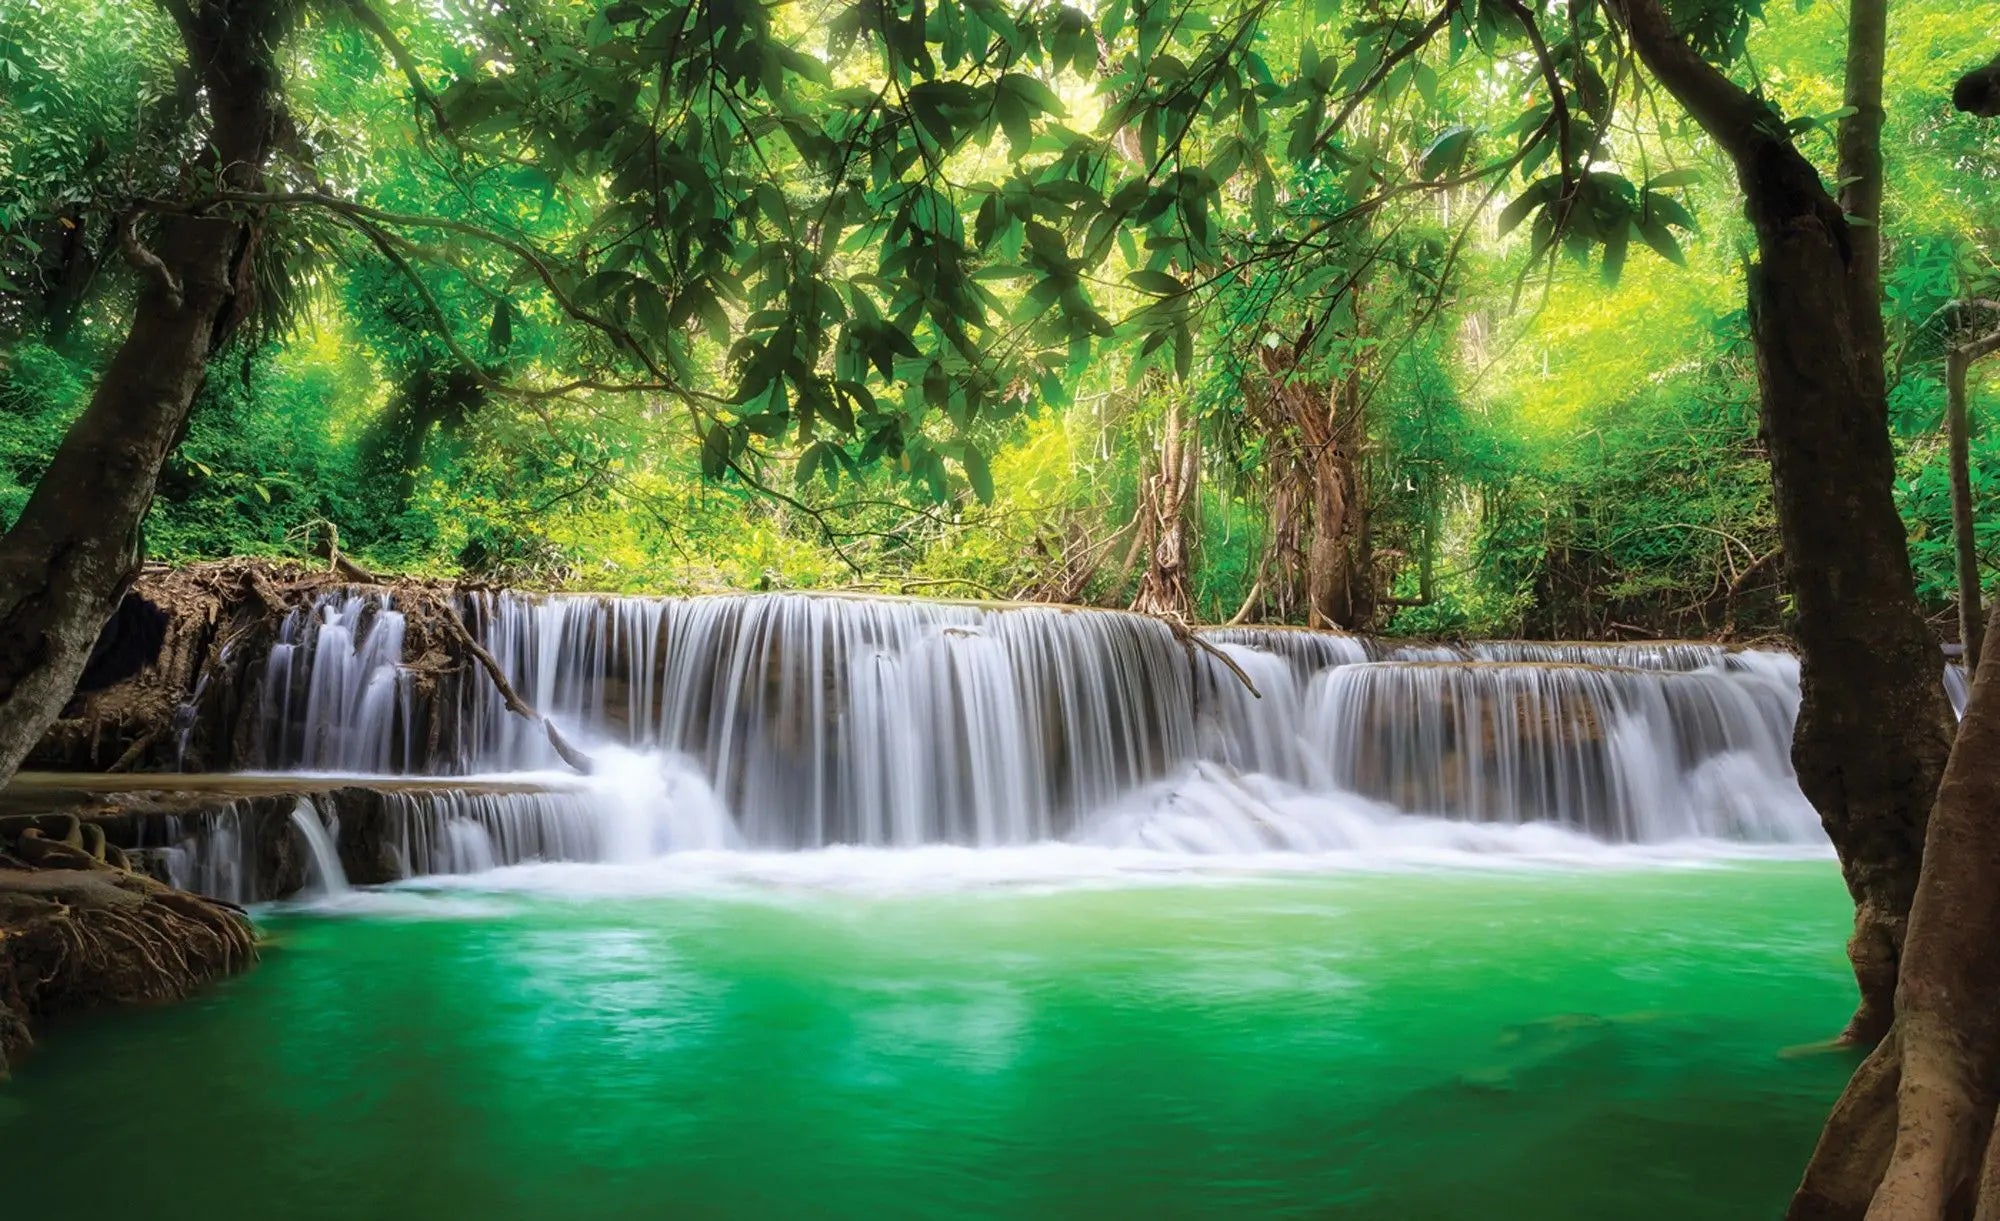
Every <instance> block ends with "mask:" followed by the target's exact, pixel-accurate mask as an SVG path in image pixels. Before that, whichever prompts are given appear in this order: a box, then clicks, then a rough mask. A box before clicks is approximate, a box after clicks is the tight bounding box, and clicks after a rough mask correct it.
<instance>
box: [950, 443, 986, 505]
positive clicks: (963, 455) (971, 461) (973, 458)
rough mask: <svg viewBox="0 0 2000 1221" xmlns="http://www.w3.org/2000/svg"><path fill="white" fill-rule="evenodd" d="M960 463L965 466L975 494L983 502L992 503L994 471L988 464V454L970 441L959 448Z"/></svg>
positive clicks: (967, 477)
mask: <svg viewBox="0 0 2000 1221" xmlns="http://www.w3.org/2000/svg"><path fill="white" fill-rule="evenodd" d="M958 463H959V465H960V466H962V467H964V468H965V481H966V482H967V483H969V484H971V485H972V492H973V495H975V496H977V497H979V501H980V503H981V504H992V503H993V472H992V471H991V470H990V469H988V467H987V465H986V455H984V454H982V453H980V452H979V450H978V449H977V448H975V447H974V446H973V445H971V444H970V443H968V444H966V445H965V446H964V447H963V448H962V449H960V450H959V452H958Z"/></svg>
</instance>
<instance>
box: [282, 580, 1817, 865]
mask: <svg viewBox="0 0 2000 1221" xmlns="http://www.w3.org/2000/svg"><path fill="white" fill-rule="evenodd" d="M469 606H470V610H471V612H472V618H473V620H474V622H475V625H476V627H477V631H478V634H479V635H480V636H481V638H482V640H483V641H484V643H485V644H486V645H487V646H488V647H489V648H490V649H491V650H492V651H493V653H494V654H495V656H496V657H498V658H499V660H500V662H501V665H502V666H503V667H504V668H505V669H506V670H507V672H508V673H509V674H510V676H512V678H513V681H514V684H515V686H516V687H517V688H518V689H519V690H520V691H521V693H522V694H523V695H524V696H525V697H526V699H527V700H528V702H529V703H531V704H533V705H534V706H535V707H537V708H538V709H540V710H542V711H544V712H547V713H549V714H551V715H552V716H553V717H554V718H555V719H556V720H557V721H558V722H559V723H561V724H562V725H563V726H564V727H565V730H566V732H567V733H568V734H569V735H570V736H571V737H572V738H573V739H575V740H577V741H579V742H580V743H581V744H583V745H584V746H585V748H586V749H587V750H589V751H590V752H591V753H593V754H594V755H596V756H598V757H599V758H600V759H601V760H602V761H603V763H604V767H603V768H602V769H601V774H600V775H599V776H598V777H596V778H594V779H593V781H592V782H591V783H589V784H588V785H586V786H584V787H583V789H582V790H581V792H582V795H581V796H574V795H571V796H563V797H549V798H536V797H521V796H518V795H517V796H514V797H510V798H509V799H508V800H507V801H505V802H501V801H496V800H493V799H488V800H486V801H485V802H484V803H483V804H482V803H477V802H474V803H470V804H469V805H468V806H467V808H465V809H463V810H456V811H455V810H451V809H447V808H445V807H446V806H447V805H449V804H450V803H449V801H448V800H447V799H445V798H441V797H439V796H437V795H435V794H432V795H427V796H426V797H425V798H423V800H422V802H418V801H417V800H416V799H414V798H411V799H409V800H408V801H407V802H406V803H405V804H406V805H408V806H409V809H408V810H406V811H405V815H406V819H405V821H406V822H408V823H409V825H410V827H411V830H410V831H409V833H408V835H407V836H406V837H405V838H406V841H407V842H406V843H405V845H404V850H405V852H406V860H407V862H408V866H409V868H410V870H411V871H413V872H465V871H468V870H474V869H477V868H478V867H480V866H482V865H484V864H485V863H487V862H488V861H491V862H493V863H497V864H505V863H509V862H511V861H519V860H524V859H534V858H539V859H548V858H558V859H579V858H581V859H616V860H631V859H635V858H638V857H643V856H644V855H646V854H649V853H659V852H666V851H676V852H684V851H689V850H694V849H704V848H716V847H727V848H738V849H742V848H748V849H795V848H812V847H822V846H828V845H834V844H862V845H874V846H888V847H914V846H918V845H925V844H936V843H950V844H960V845H968V846H978V847H996V846H1001V845H1010V844H1011V845H1018V844H1027V843H1034V842H1038V841H1045V840H1051V839H1090V840H1092V841H1093V842H1095V841H1101V840H1102V839H1103V838H1104V837H1105V836H1107V835H1114V834H1119V833H1120V832H1117V831H1116V830H1114V828H1120V827H1124V828H1128V830H1127V831H1126V832H1124V833H1125V834H1129V835H1131V836H1132V837H1134V839H1133V842H1134V843H1156V842H1170V843H1172V844H1173V845H1175V847H1176V850H1180V851H1204V850H1207V851H1213V850H1219V849H1220V848H1222V847H1225V846H1227V845H1230V844H1236V843H1242V842H1248V841H1247V840H1246V839H1245V836H1246V835H1249V836H1250V838H1252V839H1255V840H1256V841H1257V842H1258V843H1260V844H1262V845H1263V847H1264V848H1265V849H1268V850H1284V851H1311V850H1315V849H1316V847H1317V846H1319V845H1322V844H1324V843H1327V842H1332V841H1340V842H1345V840H1344V838H1343V837H1349V836H1350V835H1351V833H1353V831H1354V828H1353V827H1352V826H1350V825H1348V822H1347V821H1344V820H1343V819H1344V816H1337V815H1336V814H1335V813H1332V812H1337V811H1349V812H1351V811H1353V810H1356V809H1366V810H1369V811H1373V812H1375V813H1382V812H1384V811H1387V812H1388V814H1389V816H1391V817H1393V816H1395V815H1405V816H1415V817H1416V818H1418V819H1420V820H1449V821H1451V822H1453V823H1455V824H1460V825H1463V824H1492V825H1510V824H1537V823H1541V824H1553V825H1555V826H1558V827H1561V828H1564V829H1566V830H1568V831H1572V832H1584V833H1587V834H1589V835H1592V836H1594V837H1596V838H1598V839H1601V840H1604V841H1607V842H1629V843H1664V842H1674V841H1681V840H1687V839H1690V838H1701V837H1709V838H1726V839H1735V840H1742V841H1749V842H1777V843H1799V844H1816V843H1818V842H1819V841H1820V832H1819V828H1818V824H1817V820H1816V819H1815V818H1814V817H1813V815H1812V812H1811V810H1810V809H1809V808H1808V807H1807V806H1806V805H1805V803H1804V801H1803V799H1802V798H1801V797H1800V796H1799V794H1798V790H1797V785H1796V783H1795V782H1794V780H1793V778H1792V775H1791V767H1790V761H1789V751H1788V748H1787V743H1788V741H1789V737H1790V726H1791V719H1792V717H1793V715H1794V714H1795V711H1796V704H1797V666H1796V663H1795V662H1794V661H1793V660H1792V659H1791V658H1790V657H1788V656H1785V655H1783V654H1775V653H1754V652H1750V653H1733V652H1730V651H1728V650H1725V649H1722V648H1720V647H1717V646H1710V645H1699V644H1664V645H1650V644H1641V645H1605V644H1542V643H1536V642H1506V641H1502V642H1485V643H1480V644H1475V645H1470V646H1448V645H1428V646H1419V647H1400V646H1395V645H1392V644H1389V643H1386V642H1379V641H1372V640H1367V639H1365V638H1361V637H1352V636H1342V635H1338V634H1332V633H1322V632H1304V631H1298V630H1288V629H1271V628H1237V629H1220V630H1216V631H1213V632H1211V633H1209V636H1208V638H1209V640H1210V641H1211V642H1213V643H1214V644H1215V645H1216V646H1217V647H1218V648H1219V649H1221V650H1223V651H1225V652H1226V653H1227V654H1228V655H1229V657H1230V658H1231V659H1232V660H1233V661H1234V662H1235V664H1236V666H1237V668H1239V669H1241V670H1242V671H1243V672H1244V674H1245V675H1246V676H1247V677H1248V678H1249V680H1250V683H1251V684H1252V685H1253V686H1254V687H1255V693H1254V694H1253V693H1252V691H1251V690H1250V689H1249V688H1248V687H1246V686H1245V684H1244V683H1243V682H1242V681H1240V680H1239V679H1238V678H1237V677H1236V675H1234V674H1232V673H1231V672H1230V671H1229V670H1228V669H1227V668H1225V667H1224V666H1223V665H1222V664H1220V663H1219V662H1218V661H1217V660H1216V659H1215V658H1213V657H1211V656H1209V655H1208V654H1206V653H1201V652H1197V653H1194V654H1193V655H1192V656H1191V655H1190V654H1189V653H1188V652H1187V651H1186V650H1185V649H1184V648H1183V647H1182V646H1181V644H1180V643H1179V642H1177V641H1176V640H1174V638H1173V637H1172V635H1171V634H1170V633H1169V632H1168V631H1167V630H1166V628H1165V627H1164V626H1162V625H1161V624H1159V623H1158V622H1157V621H1154V620H1151V619H1147V618H1143V617H1139V616H1132V615H1124V614H1118V613H1111V612H1085V611H1072V610H1064V609H1041V608H1020V609H991V608H984V607H978V606H967V605H958V604H942V603H924V602H906V601H868V600H859V599H847V598H832V597H810V596H799V595H779V596H766V597H725V598H697V599H638V598H601V597H556V598H540V599H537V598H528V597H521V596H515V595H499V596H492V597H487V596H481V597H478V598H476V599H473V600H472V601H471V602H470V604H469ZM402 626H403V625H402V617H401V616H400V615H399V614H397V613H396V612H395V611H394V609H393V608H392V607H389V606H387V605H385V604H382V603H381V602H379V601H377V600H372V599H371V598H369V597H363V596H358V595H354V594H348V593H335V594H330V595H327V596H326V597H325V598H324V599H323V600H322V602H321V603H320V604H319V605H318V606H317V607H315V608H314V609H313V610H312V611H310V612H301V613H300V614H298V615H295V616H294V617H293V619H292V620H290V621H288V622H287V625H286V628H285V632H284V633H283V635H282V637H281V640H280V643H279V644H278V645H277V646H276V647H275V648H274V649H273V650H272V654H271V658H270V661H269V664H268V665H267V667H266V670H265V680H264V687H263V690H262V692H261V697H262V698H261V704H260V708H259V711H258V718H259V719H258V721H257V725H258V729H259V733H258V742H259V751H258V761H259V762H261V763H263V764H264V765H266V766H277V767H292V768H315V769H327V768H336V769H340V770H343V771H357V772H363V773H379V772H385V771H401V770H414V767H413V765H414V764H416V763H420V762H421V760H420V758H419V756H420V755H421V753H422V752H421V751H420V750H419V749H418V747H417V745H416V742H415V739H414V737H413V726H416V725H418V724H420V723H421V722H422V721H423V718H424V715H425V714H424V712H423V711H422V710H421V709H420V708H419V707H417V706H416V704H415V703H414V702H413V696H412V690H411V686H410V683H409V681H408V676H407V675H406V674H405V673H403V672H402V671H400V670H399V669H398V668H397V666H396V664H395V661H396V659H397V658H398V657H399V655H400V650H401V642H402ZM1419 661H1421V662H1424V663H1428V664H1416V663H1417V662H1419ZM463 698H464V704H463V706H462V707H461V709H460V710H459V712H458V713H457V714H455V715H451V716H446V717H444V718H443V719H445V720H448V721H450V722H453V723H455V725H456V727H457V730H458V732H457V734H456V736H455V738H452V739H451V740H449V741H448V742H447V744H446V749H445V751H444V758H443V759H442V760H441V761H439V762H437V763H436V764H435V765H434V769H435V770H446V771H451V770H456V771H461V772H465V771H473V772H481V773H492V772H501V773H508V772H518V771H523V770H545V769H550V768H555V767H558V766H559V762H558V760H557V759H556V758H555V757H554V755H553V753H552V751H551V750H550V748H549V746H548V743H547V741H546V738H545V737H544V736H543V734H542V733H541V732H540V730H539V728H538V727H537V726H535V725H534V724H532V723H531V722H529V721H527V720H525V719H524V718H521V717H517V716H514V715H513V714H511V713H509V712H507V711H506V709H505V708H504V706H503V705H502V703H501V701H500V699H499V698H498V695H497V693H496V692H494V691H493V689H492V688H491V685H490V684H487V683H484V682H483V681H479V682H474V683H471V684H469V685H468V687H467V689H466V693H465V695H464V697H463ZM1163 786H1164V788H1163ZM1163 791H1171V792H1176V793H1178V794H1179V797H1178V798H1177V802H1178V804H1177V805H1176V807H1175V808H1176V809H1177V810H1178V811H1179V813H1177V814H1175V815H1174V816H1173V818H1172V819H1171V820H1169V819H1167V818H1166V816H1163V815H1156V816H1154V817H1151V818H1149V819H1146V820H1134V818H1133V817H1132V816H1131V811H1132V809H1133V808H1134V806H1135V803H1144V802H1146V801H1148V800H1151V795H1154V794H1157V793H1160V792H1163ZM1280 793H1282V794H1283V796H1282V797H1279V796H1274V794H1280ZM1197 794H1199V795H1197ZM565 802H567V803H570V804H571V805H575V804H577V803H582V804H584V805H587V806H589V807H590V808H591V810H592V811H593V813H592V814H591V815H590V816H589V817H588V818H587V821H588V823H589V825H590V827H591V831H590V835H592V836H594V839H593V840H592V841H591V842H589V843H585V842H582V840H581V839H580V838H576V837H572V838H573V842H562V841H563V836H562V835H561V834H558V833H557V831H556V828H555V826H554V825H553V824H552V822H551V820H552V819H556V820H560V819H563V818H573V815H570V814H569V813H567V812H565V811H559V810H558V809H557V807H559V806H562V805H563V804H564V803H565ZM1246 803H1248V805H1250V806H1255V807H1257V808H1258V810H1259V813H1258V814H1257V815H1256V818H1255V820H1253V821H1254V825H1255V827H1256V828H1258V829H1257V830H1256V831H1255V834H1254V835H1252V834H1251V832H1250V831H1247V830H1246V825H1248V824H1245V823H1244V821H1243V819H1242V818H1241V817H1239V816H1238V814H1237V813H1233V811H1240V810H1241V809H1242V808H1245V807H1246ZM420 805H421V809H419V808H418V807H419V806H420ZM503 807H506V808H503ZM529 807H534V809H538V810H540V811H541V812H540V813H536V812H531V810H530V809H529ZM1308 807H1309V808H1310V809H1311V810H1313V811H1316V812H1314V813H1311V814H1306V813H1302V812H1301V811H1302V810H1305V809H1307V808H1308ZM663 810H669V811H673V813H672V815H671V816H665V815H663V814H662V813H661V811H663ZM1191 810H1192V811H1194V813H1193V814H1192V815H1190V814H1189V811H1191ZM1190 818H1192V819H1193V821H1195V822H1199V823H1201V824H1202V826H1201V827H1200V828H1199V829H1197V828H1195V827H1193V826H1191V825H1189V821H1190ZM1167 821H1175V822H1176V823H1177V825H1178V826H1179V827H1180V829H1179V830H1177V831H1174V832H1171V833H1169V832H1167V831H1164V830H1162V827H1163V826H1164V825H1165V822H1167ZM1141 827H1143V829H1138V828H1141ZM503 841H511V842H503Z"/></svg>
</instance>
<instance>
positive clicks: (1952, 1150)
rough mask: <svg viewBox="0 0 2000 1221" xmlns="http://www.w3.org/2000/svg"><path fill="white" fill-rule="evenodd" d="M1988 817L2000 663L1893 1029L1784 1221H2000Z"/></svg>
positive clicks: (1936, 855) (1960, 775)
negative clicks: (1996, 1139)
mask: <svg viewBox="0 0 2000 1221" xmlns="http://www.w3.org/2000/svg"><path fill="white" fill-rule="evenodd" d="M1987 630H1988V631H1989V632H1990V631H2000V608H1996V614H1995V617H1994V619H1993V621H1992V622H1991V623H1989V624H1988V626H1987ZM1996 810H2000V655H1996V654H1995V653H1988V654H1987V655H1986V656H1985V657H1984V658H1983V659H1982V660H1981V662H1980V667H1979V670H1978V672H1977V674H1976V675H1975V678H1974V682H1973V686H1972V694H1971V698H1970V700H1969V701H1968V703H1967V705H1966V709H1965V719H1964V720H1963V721H1962V722H1960V724H1959V729H1958V739H1957V741H1956V742H1955V743H1954V744H1953V747H1952V751H1951V762H1950V765H1949V766H1948V767H1947V768H1946V770H1945V775H1944V782H1943V784H1942V785H1940V787H1939V789H1938V795H1937V804H1936V806H1935V807H1934V808H1933V809H1932V811H1931V815H1930V820H1929V830H1928V832H1927V834H1926V837H1925V844H1924V866H1923V874H1922V877H1921V878H1920V880H1919V881H1918V884H1917V892H1916V901H1915V903H1914V905H1913V906H1912V908H1911V911H1910V920H1909V933H1908V936H1907V937H1906V938H1905V940H1904V944H1903V954H1902V961H1901V969H1900V972H1899V976H1898V982H1897V990H1896V1018H1895V1024H1894V1026H1893V1027H1892V1028H1891V1030H1890V1032H1889V1035H1888V1037H1887V1038H1885V1039H1884V1040H1883V1041H1882V1042H1881V1043H1880V1044H1879V1045H1878V1046H1877V1047H1876V1048H1875V1050H1874V1051H1873V1052H1872V1053H1870V1055H1869V1056H1868V1058H1867V1059H1866V1060H1865V1061H1863V1062H1862V1065H1861V1067H1860V1069H1859V1070H1857V1071H1856V1072H1855V1074H1854V1079H1853V1080H1852V1081H1851V1082H1849V1083H1848V1086H1847V1089H1846V1091H1845V1092H1844V1093H1843V1094H1842V1095H1841V1097H1840V1101H1839V1102H1838V1103H1836V1104H1835V1105H1834V1109H1833V1114H1832V1116H1831V1118H1829V1119H1828V1121H1827V1125H1826V1130H1825V1131H1824V1132H1823V1133H1822V1134H1821V1135H1820V1140H1819V1147H1818V1148H1817V1149H1816V1150H1815V1151H1814V1153H1813V1158H1812V1162H1811V1163H1810V1164H1809V1165H1808V1166H1807V1168H1806V1173H1805V1178H1804V1181H1803V1182H1802V1183H1801V1184H1800V1186H1799V1190H1798V1192H1797V1194H1796V1195H1795V1196H1794V1197H1793V1199H1792V1206H1791V1210H1790V1212H1789V1214H1788V1216H1789V1217H1790V1218H1791V1219H1792V1221H1943V1219H1946V1218H1951V1219H1957V1218H1967V1219H1970V1221H1994V1219H1995V1218H2000V1145H1996V1143H1995V1142H1994V1140H1993V1136H1994V1132H1995V1126H1994V1113H1995V1108H1996V1106H2000V886H1995V885H1994V879H1995V878H2000V818H1996V817H1994V812H1995V811H1996Z"/></svg>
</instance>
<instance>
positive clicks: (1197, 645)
mask: <svg viewBox="0 0 2000 1221" xmlns="http://www.w3.org/2000/svg"><path fill="white" fill-rule="evenodd" d="M1131 613H1133V614H1135V615H1146V612H1144V611H1133V612H1131ZM1146 618H1148V619H1157V620H1158V621H1159V622H1161V623H1163V624H1165V625H1166V628H1167V630H1168V631H1169V632H1172V633H1173V634H1174V639H1175V640H1177V641H1179V642H1180V646H1181V647H1182V648H1183V649H1186V650H1187V655H1188V664H1190V665H1192V664H1194V653H1195V650H1196V649H1200V650H1201V651H1202V652H1204V653H1207V654H1208V655H1209V656H1210V657H1213V658H1215V659H1216V660H1217V661H1219V662H1221V663H1222V665H1223V668H1224V669H1226V670H1228V671H1229V672H1230V673H1231V674H1234V675H1235V676H1236V677H1237V680H1238V681H1240V682H1241V683H1242V684H1243V686H1244V688H1245V689H1246V690H1248V691H1249V692H1250V696H1251V698H1252V699H1260V700H1261V699H1263V698H1264V693H1263V692H1262V691H1259V690H1257V684H1256V683H1253V682H1251V681H1250V676H1249V675H1248V674H1245V673H1244V672H1243V667H1242V666H1239V665H1237V664H1236V659H1235V658H1234V657H1231V656H1230V655H1229V654H1228V653H1225V652H1223V651H1222V650H1221V649H1218V648H1216V647H1215V645H1214V644H1212V643H1210V642H1209V641H1207V640H1203V639H1202V637H1201V633H1200V632H1197V631H1195V630H1194V628H1192V627H1190V626H1188V621H1187V620H1185V619H1181V618H1178V617H1176V616H1173V615H1162V614H1151V615H1146Z"/></svg>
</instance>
